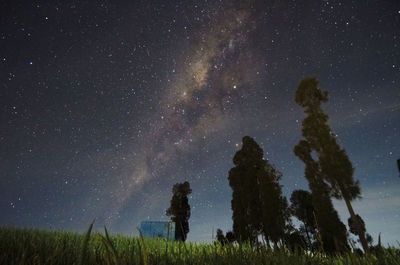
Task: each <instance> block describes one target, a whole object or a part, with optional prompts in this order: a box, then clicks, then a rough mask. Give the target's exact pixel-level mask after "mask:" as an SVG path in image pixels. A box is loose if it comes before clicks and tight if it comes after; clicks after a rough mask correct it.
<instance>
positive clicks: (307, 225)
mask: <svg viewBox="0 0 400 265" xmlns="http://www.w3.org/2000/svg"><path fill="white" fill-rule="evenodd" d="M290 203H291V205H290V210H291V212H292V214H293V215H294V216H296V217H297V219H299V220H300V221H301V222H303V224H304V226H302V229H301V230H304V233H305V235H306V237H307V242H308V245H310V246H311V245H312V238H313V236H314V234H315V229H316V227H315V217H314V206H313V204H312V195H311V193H310V192H308V191H305V190H295V191H293V192H292V195H291V197H290Z"/></svg>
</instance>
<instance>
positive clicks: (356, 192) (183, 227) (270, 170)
mask: <svg viewBox="0 0 400 265" xmlns="http://www.w3.org/2000/svg"><path fill="white" fill-rule="evenodd" d="M295 101H296V103H297V104H298V105H300V106H301V107H302V108H303V109H304V112H305V115H306V117H305V118H304V120H303V122H302V135H303V139H302V140H301V141H300V142H299V143H298V144H297V145H296V146H295V147H294V150H293V151H294V154H295V155H296V156H297V157H298V158H299V159H300V160H301V161H302V162H303V163H304V165H305V173H304V175H305V178H306V179H307V181H308V186H309V190H310V191H305V190H295V191H293V193H292V195H291V197H290V205H289V203H288V201H287V199H286V197H285V196H283V195H282V186H281V185H280V184H279V181H280V180H281V178H282V174H281V173H280V172H279V171H278V170H276V169H275V168H274V166H273V165H272V164H270V162H269V161H268V160H266V159H264V152H263V150H262V148H261V147H260V146H259V145H258V144H257V142H256V141H255V140H254V139H253V138H251V137H249V136H245V137H243V143H242V148H241V149H240V150H238V151H237V152H236V154H235V155H234V157H233V164H234V167H233V168H232V169H231V170H230V171H229V176H228V179H229V185H230V186H231V188H232V201H231V207H232V212H233V215H232V219H233V231H230V232H228V233H226V235H224V234H223V231H222V230H220V229H218V230H217V236H216V239H217V241H219V242H221V243H222V244H228V243H232V242H234V241H237V242H239V243H241V242H249V243H250V244H251V245H253V246H258V245H260V244H264V245H266V246H268V247H272V246H273V247H274V248H279V247H281V246H285V247H289V248H291V249H294V248H296V247H300V248H302V249H308V250H310V251H316V250H318V251H323V252H326V253H343V252H347V251H350V250H351V247H352V248H354V244H353V242H352V241H351V240H349V233H348V231H347V229H346V226H345V224H343V222H342V221H341V220H340V218H339V215H338V213H337V211H336V210H335V208H334V207H333V204H332V198H336V199H342V200H344V201H345V204H346V206H347V209H348V211H349V215H350V217H349V219H348V225H349V228H350V232H351V233H353V234H354V235H356V236H357V237H358V242H359V243H360V244H361V246H362V248H363V250H364V252H368V251H369V250H370V249H371V247H372V246H371V244H372V237H371V236H370V235H369V234H368V233H367V232H366V229H365V224H364V221H363V220H362V218H361V217H360V216H359V215H358V214H356V213H355V211H354V209H353V207H352V205H351V202H352V201H353V200H354V199H356V198H360V196H361V190H360V184H359V182H358V181H356V180H355V179H354V178H353V174H354V168H353V166H352V164H351V162H350V159H349V157H348V156H347V154H346V151H345V150H344V149H342V148H341V147H340V146H339V145H338V143H337V141H336V135H335V134H334V133H333V132H332V131H331V129H330V127H329V125H328V115H326V114H325V113H324V112H323V110H322V108H321V104H322V103H324V102H327V101H328V93H327V91H323V90H321V89H320V88H319V87H318V81H317V80H316V79H315V78H306V79H304V80H302V81H301V82H300V84H299V86H298V88H297V90H296V94H295ZM190 192H191V189H190V187H189V183H187V182H185V183H177V184H176V185H175V186H174V189H173V193H174V195H173V199H172V200H171V207H170V208H169V209H168V211H167V214H168V215H172V216H173V217H172V220H173V221H177V223H176V235H177V236H176V238H178V239H180V240H185V239H186V235H187V233H188V232H189V225H188V219H189V217H190V207H189V204H188V201H187V195H188V194H189V193H190ZM173 209H175V210H173ZM174 213H175V214H174ZM179 215H180V217H179ZM292 217H296V218H297V219H298V220H299V221H300V222H301V223H302V224H301V226H300V228H295V226H294V225H293V223H292ZM349 242H350V244H349ZM350 245H351V246H350ZM359 251H360V250H359Z"/></svg>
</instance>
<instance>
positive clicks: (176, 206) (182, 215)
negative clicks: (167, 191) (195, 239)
mask: <svg viewBox="0 0 400 265" xmlns="http://www.w3.org/2000/svg"><path fill="white" fill-rule="evenodd" d="M172 193H173V195H172V199H171V206H170V207H169V208H168V209H167V211H166V215H167V216H171V220H172V221H174V222H175V239H176V240H181V241H185V240H186V238H187V234H188V233H189V218H190V205H189V200H188V197H187V196H188V195H189V194H190V193H192V189H191V188H190V184H189V182H187V181H185V182H183V183H176V184H175V185H174V187H173V189H172Z"/></svg>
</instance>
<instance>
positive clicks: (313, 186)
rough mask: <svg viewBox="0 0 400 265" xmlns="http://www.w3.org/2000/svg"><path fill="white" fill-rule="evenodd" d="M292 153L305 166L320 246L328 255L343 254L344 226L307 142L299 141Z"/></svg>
mask: <svg viewBox="0 0 400 265" xmlns="http://www.w3.org/2000/svg"><path fill="white" fill-rule="evenodd" d="M294 153H295V155H296V156H297V157H299V158H300V159H301V160H302V161H303V162H304V164H305V177H306V179H307V180H308V185H309V187H310V190H311V200H312V205H313V208H314V214H315V227H316V228H317V231H318V233H319V238H320V241H322V242H319V243H320V244H322V246H320V247H321V248H322V249H323V250H324V251H326V252H329V253H334V252H344V251H347V250H348V249H349V246H348V244H347V233H346V226H345V225H344V224H343V223H342V221H340V218H339V215H338V213H337V211H336V210H335V208H334V207H333V204H332V200H331V197H330V188H329V186H328V185H327V184H326V183H325V182H324V180H323V177H322V175H321V169H320V167H319V164H318V162H316V161H315V160H314V159H313V158H312V156H311V148H310V145H309V144H308V142H307V141H304V140H302V141H300V142H299V144H297V145H296V147H295V148H294Z"/></svg>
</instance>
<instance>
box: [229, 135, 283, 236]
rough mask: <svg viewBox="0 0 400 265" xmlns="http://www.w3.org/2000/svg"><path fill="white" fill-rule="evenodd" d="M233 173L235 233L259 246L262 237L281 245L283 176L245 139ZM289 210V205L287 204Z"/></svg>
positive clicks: (248, 139) (237, 153)
mask: <svg viewBox="0 0 400 265" xmlns="http://www.w3.org/2000/svg"><path fill="white" fill-rule="evenodd" d="M233 163H234V165H235V167H233V168H232V169H231V170H230V171H229V177H228V179H229V185H230V186H231V188H232V202H231V205H232V212H233V214H232V219H233V232H234V234H235V236H236V239H237V240H238V241H239V242H241V241H245V240H249V241H250V243H251V244H254V243H257V238H258V235H259V234H263V235H264V236H265V238H266V239H267V240H271V241H273V242H274V243H277V242H278V240H279V239H281V238H282V237H283V234H284V228H285V222H284V220H285V217H286V215H285V214H286V211H285V209H284V207H285V203H286V199H285V198H284V197H282V194H281V193H282V192H281V186H280V185H279V183H278V181H279V179H280V177H281V174H280V173H279V172H278V171H276V170H275V169H274V168H273V167H272V166H271V165H270V164H269V163H268V161H266V160H264V159H263V150H262V149H261V148H260V147H259V145H258V144H257V143H256V142H255V141H254V140H253V139H252V138H251V137H249V136H245V137H243V145H242V148H241V149H240V150H239V151H237V152H236V154H235V156H234V158H233ZM286 206H287V203H286Z"/></svg>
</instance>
